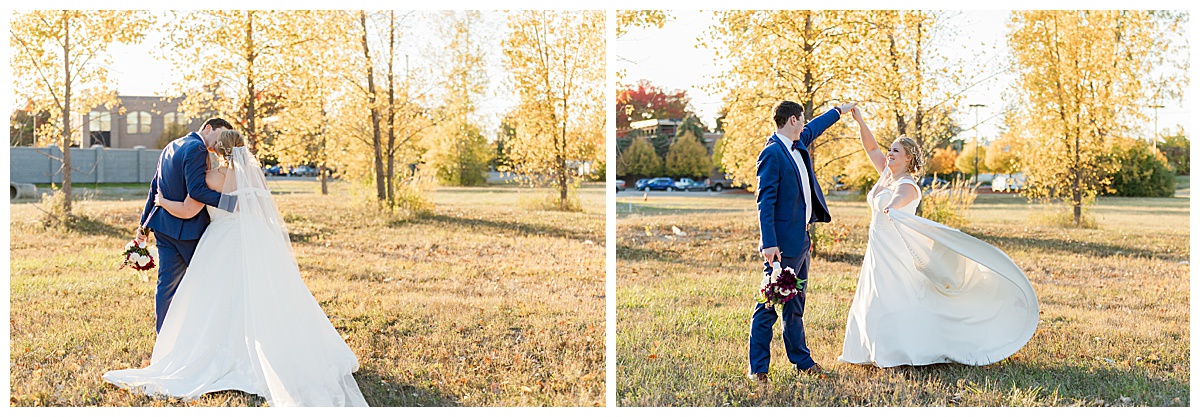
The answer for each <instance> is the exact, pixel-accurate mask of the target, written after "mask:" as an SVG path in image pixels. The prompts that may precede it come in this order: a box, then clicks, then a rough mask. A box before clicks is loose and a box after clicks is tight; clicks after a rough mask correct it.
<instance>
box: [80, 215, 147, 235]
mask: <svg viewBox="0 0 1200 417" xmlns="http://www.w3.org/2000/svg"><path fill="white" fill-rule="evenodd" d="M71 231H73V232H76V233H82V234H85V235H92V236H107V237H113V238H122V237H132V236H133V232H134V231H133V230H132V229H122V228H119V227H116V226H113V225H111V224H108V223H106V222H104V221H102V220H97V219H93V218H91V217H89V216H75V219H74V220H73V221H72V222H71Z"/></svg>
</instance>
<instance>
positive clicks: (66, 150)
mask: <svg viewBox="0 0 1200 417" xmlns="http://www.w3.org/2000/svg"><path fill="white" fill-rule="evenodd" d="M63 31H64V32H63V33H64V35H63V74H64V76H63V78H64V82H63V85H64V87H65V91H64V92H63V109H62V110H63V126H62V143H63V147H62V184H63V188H62V189H63V203H62V204H63V217H64V218H63V219H59V220H66V217H70V216H71V17H70V12H67V11H65V10H64V11H63ZM36 128H37V126H34V129H36Z"/></svg>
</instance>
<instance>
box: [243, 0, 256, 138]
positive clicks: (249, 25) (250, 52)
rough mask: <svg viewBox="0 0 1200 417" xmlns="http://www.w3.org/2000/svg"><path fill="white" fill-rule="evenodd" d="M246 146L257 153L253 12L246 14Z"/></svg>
mask: <svg viewBox="0 0 1200 417" xmlns="http://www.w3.org/2000/svg"><path fill="white" fill-rule="evenodd" d="M245 52H246V146H247V147H248V148H250V152H257V151H258V127H257V125H256V123H254V118H255V117H257V114H255V105H256V104H257V103H256V101H257V100H255V99H256V98H257V97H255V93H256V91H254V90H255V89H254V58H255V53H254V11H253V10H250V11H248V12H246V51H245Z"/></svg>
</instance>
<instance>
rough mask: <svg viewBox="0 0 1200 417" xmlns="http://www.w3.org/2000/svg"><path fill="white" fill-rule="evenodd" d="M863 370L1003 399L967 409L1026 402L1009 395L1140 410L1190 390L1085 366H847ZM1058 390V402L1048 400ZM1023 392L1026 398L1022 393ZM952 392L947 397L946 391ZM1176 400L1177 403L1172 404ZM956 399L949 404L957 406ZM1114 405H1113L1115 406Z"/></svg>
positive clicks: (1137, 373)
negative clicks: (1123, 400)
mask: <svg viewBox="0 0 1200 417" xmlns="http://www.w3.org/2000/svg"><path fill="white" fill-rule="evenodd" d="M842 366H856V367H862V368H864V369H866V371H867V375H868V378H870V377H875V376H877V375H880V374H883V373H892V374H894V375H899V376H902V377H903V378H904V379H906V380H908V381H913V382H924V381H932V382H936V383H940V384H944V385H945V386H947V387H951V388H950V389H951V390H954V389H955V387H957V388H958V390H959V391H963V390H964V389H965V390H966V392H971V391H979V390H982V391H985V392H992V393H995V394H1000V395H1001V396H1002V397H1003V398H1001V399H999V401H1001V403H997V404H977V403H974V402H972V401H970V399H967V400H965V401H968V402H969V403H968V404H964V405H971V406H990V405H995V406H1010V405H1016V406H1020V405H1025V404H1010V403H1006V402H1003V401H1004V400H1009V401H1012V400H1016V399H1015V398H1011V397H1012V396H1020V397H1025V398H1023V399H1026V400H1028V399H1030V398H1028V397H1026V396H1028V395H1031V396H1033V397H1036V398H1037V400H1038V401H1039V402H1041V401H1052V402H1054V404H1047V405H1072V404H1073V403H1075V402H1079V403H1082V404H1085V405H1099V404H1100V403H1097V402H1096V400H1104V401H1106V402H1107V403H1108V404H1110V405H1121V404H1120V403H1119V401H1120V398H1121V397H1128V398H1129V399H1130V402H1131V404H1130V405H1139V406H1154V407H1162V406H1172V405H1176V406H1178V405H1187V403H1186V401H1187V398H1188V395H1189V388H1188V386H1187V385H1186V384H1180V383H1178V382H1176V381H1171V380H1165V379H1161V378H1153V377H1150V376H1148V375H1147V374H1146V372H1145V371H1144V370H1141V369H1129V370H1121V369H1114V368H1096V367H1092V368H1087V367H1082V366H1077V365H1058V366H1055V365H1051V366H1045V365H1041V364H1032V363H1025V362H1013V361H1011V360H1004V361H1002V362H1000V363H999V364H993V365H988V366H969V365H962V364H953V363H942V364H933V365H924V366H897V367H893V368H885V369H879V368H874V367H872V366H870V365H846V364H843V365H842ZM1055 392H1057V397H1056V398H1050V397H1051V396H1052V395H1054V393H1055ZM1020 393H1025V394H1020ZM947 394H950V393H947ZM1176 397H1179V398H1181V402H1180V403H1175V402H1173V401H1174V399H1175V398H1176ZM956 402H957V401H956V400H950V403H951V404H955V403H956ZM1114 403H1115V404H1114Z"/></svg>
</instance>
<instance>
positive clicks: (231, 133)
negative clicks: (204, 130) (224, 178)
mask: <svg viewBox="0 0 1200 417" xmlns="http://www.w3.org/2000/svg"><path fill="white" fill-rule="evenodd" d="M238 146H246V140H245V139H243V138H242V134H241V133H238V131H236V130H225V131H222V132H221V135H220V136H217V143H216V145H215V146H214V148H216V151H217V156H218V157H220V158H221V165H226V166H227V165H229V157H230V155H233V148H236V147H238Z"/></svg>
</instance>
